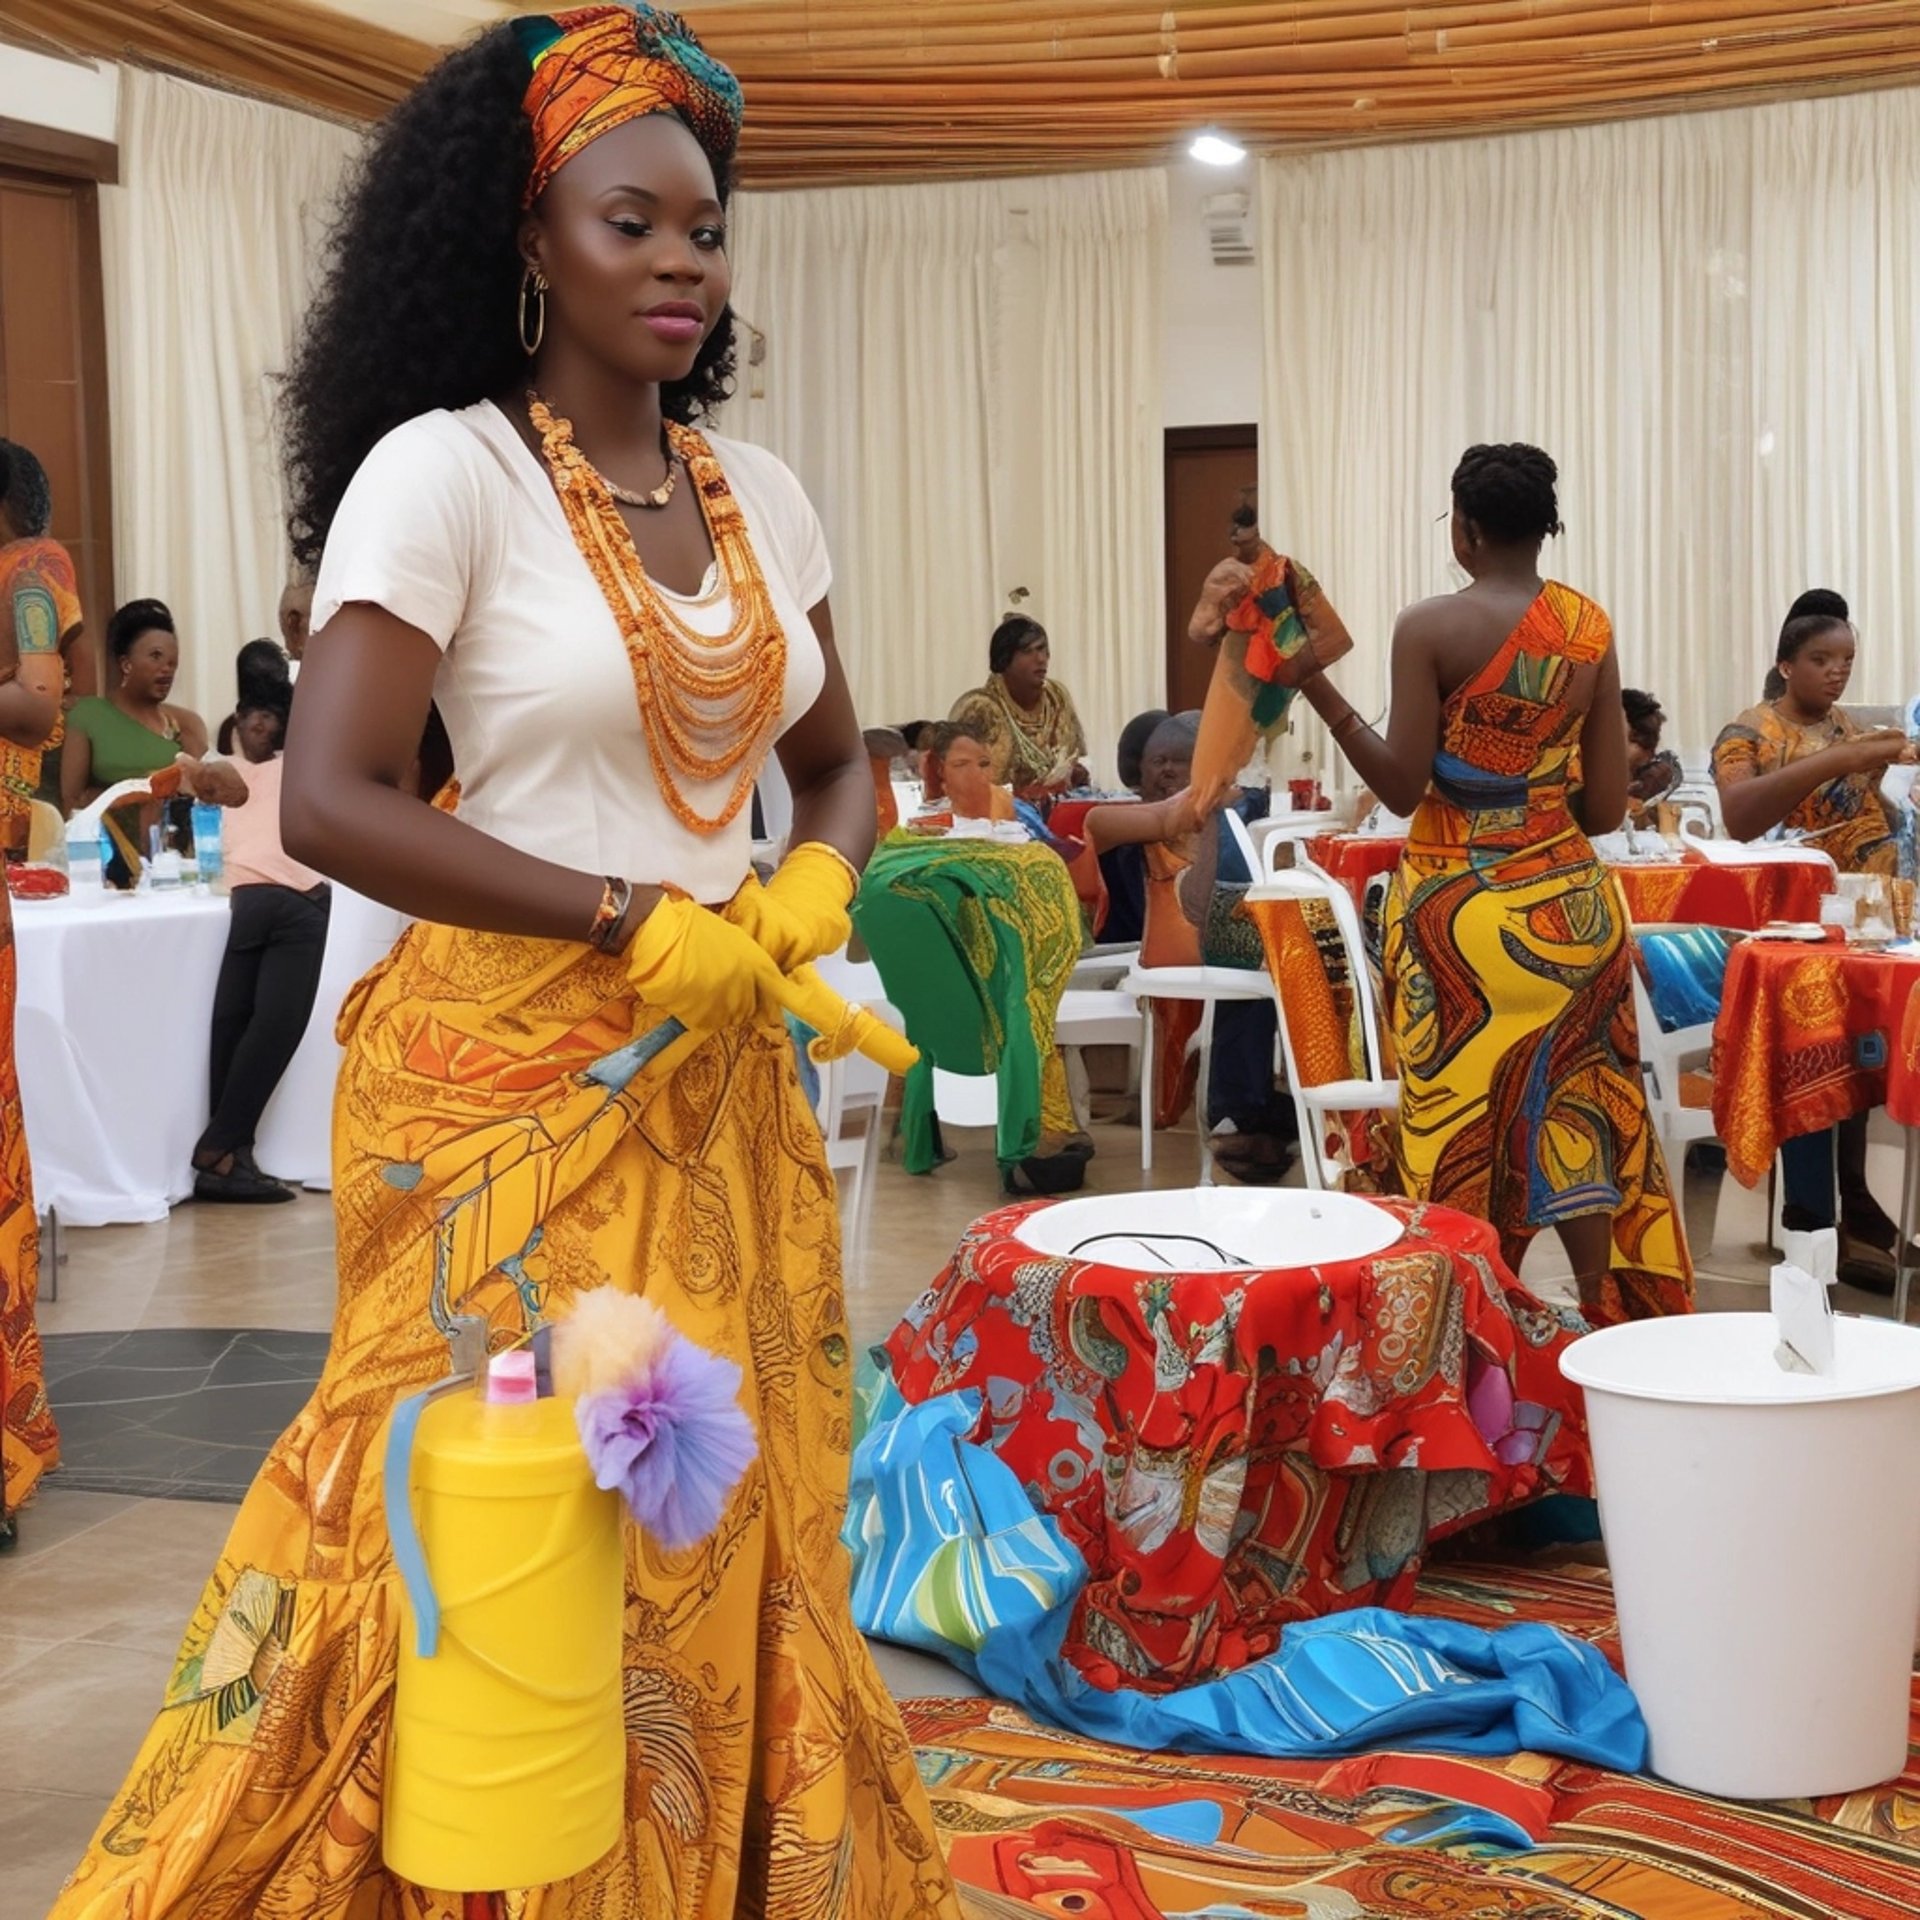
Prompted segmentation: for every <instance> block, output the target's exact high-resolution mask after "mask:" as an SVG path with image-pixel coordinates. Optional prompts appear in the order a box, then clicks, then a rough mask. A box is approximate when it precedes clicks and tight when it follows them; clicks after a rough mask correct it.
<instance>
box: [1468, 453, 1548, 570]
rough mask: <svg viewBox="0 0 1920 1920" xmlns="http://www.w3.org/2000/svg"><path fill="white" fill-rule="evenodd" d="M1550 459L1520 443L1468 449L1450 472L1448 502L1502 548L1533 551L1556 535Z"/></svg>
mask: <svg viewBox="0 0 1920 1920" xmlns="http://www.w3.org/2000/svg"><path fill="white" fill-rule="evenodd" d="M1559 478H1560V470H1559V468H1557V467H1556V466H1555V465H1554V464H1553V459H1552V456H1551V455H1549V454H1546V453H1543V452H1542V451H1541V450H1540V449H1539V448H1538V447H1530V446H1527V445H1526V444H1525V443H1524V442H1522V441H1518V440H1515V441H1512V442H1508V443H1505V444H1502V445H1499V446H1477V447H1469V448H1468V449H1467V450H1466V452H1465V453H1463V454H1462V455H1461V456H1460V464H1459V465H1458V466H1457V467H1455V468H1454V470H1453V503H1454V505H1455V506H1456V507H1458V508H1459V509H1460V511H1461V512H1462V513H1464V514H1465V515H1466V516H1467V518H1468V519H1469V520H1471V521H1473V522H1474V524H1475V525H1476V526H1478V527H1479V528H1480V530H1481V531H1482V532H1483V533H1484V534H1485V535H1486V536H1487V538H1488V539H1489V540H1494V541H1497V542H1498V543H1499V544H1500V545H1502V546H1535V547H1537V546H1538V545H1539V544H1540V542H1541V541H1542V540H1545V539H1547V538H1549V537H1550V536H1551V535H1553V534H1556V533H1558V532H1559V531H1560V503H1559V500H1558V498H1557V497H1556V496H1555V493H1554V484H1555V482H1556V481H1557V480H1558V479H1559Z"/></svg>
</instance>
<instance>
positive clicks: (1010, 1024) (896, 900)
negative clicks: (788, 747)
mask: <svg viewBox="0 0 1920 1920" xmlns="http://www.w3.org/2000/svg"><path fill="white" fill-rule="evenodd" d="M852 912H853V922H854V925H855V926H856V927H858V928H859V930H860V936H861V938H862V939H863V940H865V942H866V944H867V950H868V952H870V953H871V954H872V955H873V961H874V965H875V966H877V967H878V968H879V969H880V979H881V982H882V984H883V985H884V986H885V987H886V990H887V998H888V999H889V1000H890V1001H891V1002H892V1003H893V1004H894V1006H896V1007H898V1008H899V1010H900V1012H901V1014H902V1016H903V1017H904V1018H905V1020H906V1023H907V1037H908V1038H909V1039H910V1040H911V1041H912V1042H913V1044H914V1045H915V1046H916V1047H918V1048H919V1049H920V1059H919V1062H918V1064H917V1065H916V1066H915V1067H914V1068H913V1069H912V1071H911V1072H910V1073H909V1074H908V1075H907V1080H906V1088H905V1093H904V1096H903V1100H902V1107H901V1154H902V1164H903V1165H904V1166H905V1167H906V1169H907V1171H908V1172H909V1173H927V1172H929V1171H931V1169H932V1167H933V1165H934V1154H933V1072H934V1068H935V1067H939V1068H941V1069H943V1070H944V1071H945V1072H948V1073H965V1074H988V1073H994V1074H997V1075H998V1076H999V1087H998V1102H999V1126H998V1130H997V1138H996V1145H995V1151H996V1155H997V1157H998V1159H999V1161H1000V1164H1001V1166H1002V1167H1003V1168H1005V1167H1010V1166H1016V1165H1018V1164H1019V1162H1021V1161H1022V1160H1025V1159H1026V1158H1027V1157H1028V1156H1029V1155H1031V1154H1032V1153H1033V1151H1034V1149H1035V1148H1036V1147H1038V1146H1039V1144H1040V1132H1041V1126H1040V1106H1041V1076H1042V1074H1043V1072H1044V1070H1045V1065H1046V1061H1047V1058H1048V1056H1049V1055H1051V1053H1052V1051H1053V1013H1054V1011H1055V1009H1057V1008H1058V1006H1059V1003H1060V995H1061V993H1062V991H1063V990H1064V988H1065V986H1066V981H1067V976H1068V975H1069V974H1070V973H1071V972H1072V971H1073V967H1074V963H1075V961H1076V960H1077V959H1078V958H1079V954H1080V915H1079V902H1078V900H1077V899H1076V897H1075V895H1074V891H1073V883H1072V881H1071V879H1069V878H1068V875H1067V870H1066V868H1065V866H1064V865H1063V864H1062V863H1061V861H1060V860H1059V858H1058V857H1057V856H1056V855H1055V854H1053V853H1052V852H1051V851H1050V850H1049V849H1047V848H1045V847H1041V846H1018V847H1017V846H1007V845H1001V844H996V843H994V842H992V841H982V840H928V839H926V838H924V837H922V836H918V835H914V834H910V833H906V832H904V831H896V832H894V833H891V834H889V835H888V836H887V838H886V840H885V841H884V842H882V844H881V846H880V848H879V850H878V851H877V852H876V853H875V854H874V856H873V859H872V861H871V862H870V863H869V864H868V867H867V871H866V876H865V878H864V879H863V880H862V882H861V886H860V893H859V896H858V898H857V899H856V900H855V901H854V903H853V909H852Z"/></svg>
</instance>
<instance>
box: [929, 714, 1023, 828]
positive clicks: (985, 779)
mask: <svg viewBox="0 0 1920 1920" xmlns="http://www.w3.org/2000/svg"><path fill="white" fill-rule="evenodd" d="M922 765H923V774H922V782H923V792H924V794H925V797H926V800H927V803H928V805H929V806H931V807H938V806H939V805H940V804H941V803H943V802H944V803H945V806H946V808H947V809H948V810H949V811H950V812H951V813H952V814H953V817H954V819H955V820H1011V819H1013V818H1014V817H1015V815H1014V810H1013V795H1012V794H1010V793H1009V792H1008V791H1007V790H1006V788H1005V787H1002V786H996V785H995V784H994V778H993V752H992V749H991V748H990V747H989V746H988V744H987V741H986V738H985V735H984V731H983V730H978V729H976V728H974V727H972V726H970V725H968V724H965V723H963V722H961V721H958V720H943V721H941V722H940V724H939V725H938V726H937V727H935V728H934V730H933V740H932V744H931V745H929V747H928V748H927V751H926V756H925V759H924V761H923V763H922Z"/></svg>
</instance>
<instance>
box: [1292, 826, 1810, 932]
mask: <svg viewBox="0 0 1920 1920" xmlns="http://www.w3.org/2000/svg"><path fill="white" fill-rule="evenodd" d="M1405 844H1406V843H1405V842H1404V841H1402V840H1393V839H1382V838H1379V837H1377V836H1370V835H1362V834H1351V833H1328V834H1322V835H1320V836H1319V837H1318V838H1316V839H1313V840H1310V841H1308V842H1307V854H1308V857H1309V858H1310V859H1311V860H1312V861H1313V862H1314V863H1315V864H1316V865H1317V866H1321V867H1324V868H1325V869H1326V870H1327V872H1329V873H1330V874H1332V875H1333V877H1334V878H1335V879H1336V880H1340V881H1343V882H1344V883H1345V885H1346V887H1347V889H1348V890H1349V891H1350V892H1351V893H1352V895H1353V897H1354V899H1355V900H1356V901H1359V902H1364V900H1365V898H1366V891H1367V882H1368V881H1369V880H1371V879H1372V878H1373V876H1374V875H1375V874H1376V873H1391V872H1392V871H1393V869H1394V868H1395V867H1396V866H1397V865H1398V864H1399V862H1400V852H1401V849H1402V847H1403V846H1404V845H1405ZM1613 872H1614V875H1615V877H1616V878H1617V879H1618V880H1619V882H1620V891H1621V893H1622V894H1623V895H1624V897H1625V899H1626V903H1627V912H1628V913H1629V914H1630V915H1631V916H1632V917H1633V918H1634V919H1635V920H1637V921H1640V922H1641V923H1642V924H1645V925H1651V924H1654V923H1656V922H1660V921H1673V922H1679V923H1681V924H1683V925H1687V926H1700V927H1739V928H1744V929H1746V930H1747V931H1748V932H1751V931H1752V930H1753V929H1754V928H1756V927H1764V926H1765V925H1766V924H1767V923H1768V922H1769V921H1771V920H1817V919H1819V917H1820V901H1821V897H1822V896H1823V895H1824V894H1826V893H1828V892H1830V891H1831V890H1832V885H1833V882H1832V877H1831V875H1830V874H1829V873H1828V870H1827V869H1826V868H1825V867H1823V866H1819V865H1817V864H1815V863H1813V862H1811V861H1786V860H1756V861H1754V862H1753V863H1752V864H1751V865H1749V866H1720V865H1717V864H1715V863H1713V862H1711V861H1708V860H1704V859H1702V858H1701V857H1700V855H1698V854H1689V855H1688V856H1687V857H1686V858H1684V859H1681V860H1675V861H1658V862H1653V863H1648V864H1638V863H1636V864H1634V865H1631V866H1618V867H1615V868H1614V869H1613Z"/></svg>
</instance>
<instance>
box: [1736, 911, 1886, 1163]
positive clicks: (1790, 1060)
mask: <svg viewBox="0 0 1920 1920" xmlns="http://www.w3.org/2000/svg"><path fill="white" fill-rule="evenodd" d="M1917 984H1920V953H1914V952H1896V953H1877V952H1871V951H1869V950H1867V949H1866V948H1863V947H1851V946H1848V945H1846V944H1845V943H1844V942H1843V941H1842V940H1841V939H1840V938H1839V937H1838V936H1837V935H1835V936H1834V937H1832V938H1830V939H1826V940H1818V941H1796V940H1742V941H1741V942H1740V943H1739V944H1738V945H1737V946H1735V947H1734V948H1733V950H1732V951H1731V952H1730V953H1729V955H1728V956H1727V974H1726V981H1725V984H1724V986H1723V987H1722V989H1721V997H1720V1014H1719V1018H1718V1019H1717V1020H1716V1021H1715V1023H1714V1030H1713V1121H1714V1127H1715V1130H1716V1131H1717V1132H1718V1134H1719V1136H1720V1138H1721V1139H1722V1140H1723V1141H1724V1142H1725V1143H1726V1149H1727V1166H1728V1168H1729V1169H1730V1170H1731V1171H1732V1173H1733V1174H1734V1176H1735V1177H1736V1178H1737V1179H1739V1180H1741V1181H1742V1182H1744V1183H1745V1184H1746V1185H1747V1186H1750V1187H1751V1186H1756V1185H1758V1184H1759V1182H1760V1181H1761V1180H1762V1179H1763V1178H1765V1176H1766V1172H1767V1169H1768V1168H1769V1167H1770V1166H1771V1165H1772V1164H1773V1156H1774V1155H1775V1153H1776V1152H1778V1151H1779V1147H1780V1142H1781V1141H1782V1140H1790V1139H1792V1138H1793V1137H1794V1136H1795V1135H1796V1134H1802V1133H1817V1132H1818V1131H1819V1130H1820V1129H1821V1128H1822V1127H1830V1126H1833V1125H1835V1124H1836V1123H1837V1122H1839V1121H1841V1120H1845V1119H1847V1118H1848V1117H1849V1116H1851V1115H1853V1114H1856V1113H1865V1112H1867V1111H1868V1110H1869V1109H1870V1108H1873V1107H1877V1106H1880V1105H1882V1104H1883V1103H1885V1102H1886V1101H1887V1099H1888V1096H1889V1091H1890V1087H1889V1073H1888V1068H1889V1065H1890V1062H1891V1059H1892V1056H1893V1053H1894V1050H1895V1042H1896V1041H1897V1039H1898V1038H1899V1035H1900V1033H1901V1029H1902V1023H1903V1021H1904V1019H1905V1017H1906V1015H1907V1011H1908V1005H1909V1002H1910V1000H1911V998H1912V995H1913V991H1914V988H1915V986H1916V985H1917ZM1902 1097H1903V1099H1904V1098H1905V1094H1904V1092H1903V1096H1902Z"/></svg>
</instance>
